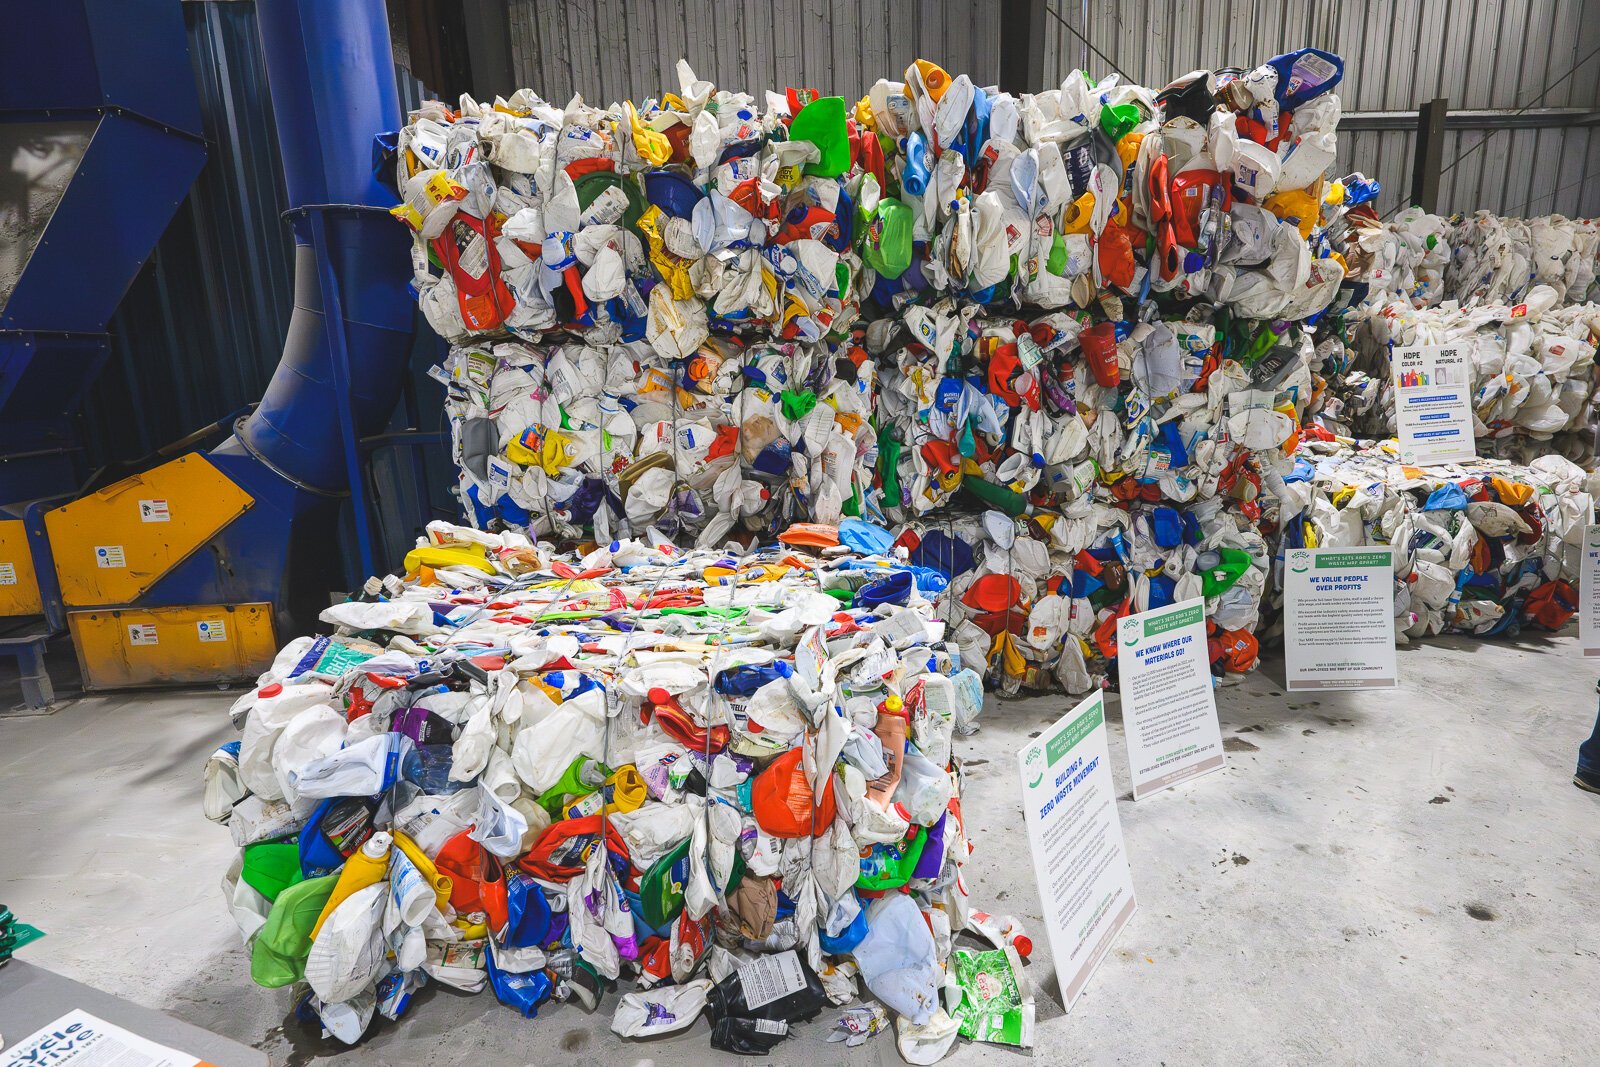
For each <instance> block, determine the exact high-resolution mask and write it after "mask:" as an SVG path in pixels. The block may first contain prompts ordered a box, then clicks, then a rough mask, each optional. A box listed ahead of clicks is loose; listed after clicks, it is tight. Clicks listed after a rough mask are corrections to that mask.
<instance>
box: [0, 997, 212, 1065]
mask: <svg viewBox="0 0 1600 1067" xmlns="http://www.w3.org/2000/svg"><path fill="white" fill-rule="evenodd" d="M199 1063H200V1061H199V1060H198V1059H196V1058H195V1057H193V1056H191V1055H189V1054H188V1053H186V1052H179V1051H178V1050H177V1049H175V1048H168V1047H167V1046H166V1045H158V1044H156V1043H155V1042H154V1041H150V1040H148V1039H146V1038H143V1037H140V1036H139V1035H138V1034H136V1033H134V1032H133V1031H131V1030H124V1029H123V1028H122V1027H120V1026H116V1025H114V1024H112V1023H108V1022H106V1021H105V1020H104V1019H100V1018H97V1017H95V1016H93V1015H90V1014H89V1013H88V1012H86V1011H84V1010H82V1009H81V1008H79V1009H74V1010H73V1011H69V1012H67V1014H65V1015H63V1016H62V1017H61V1018H59V1019H57V1020H56V1021H55V1022H53V1023H51V1024H50V1025H49V1026H46V1027H44V1028H43V1029H41V1030H35V1031H34V1032H33V1033H31V1034H29V1035H28V1036H27V1037H25V1038H22V1039H21V1040H20V1041H17V1042H16V1043H15V1044H13V1045H11V1046H10V1047H9V1048H7V1049H6V1050H5V1051H4V1052H0V1067H34V1065H35V1064H40V1065H43V1064H48V1065H50V1067H113V1065H114V1067H195V1065H196V1064H199Z"/></svg>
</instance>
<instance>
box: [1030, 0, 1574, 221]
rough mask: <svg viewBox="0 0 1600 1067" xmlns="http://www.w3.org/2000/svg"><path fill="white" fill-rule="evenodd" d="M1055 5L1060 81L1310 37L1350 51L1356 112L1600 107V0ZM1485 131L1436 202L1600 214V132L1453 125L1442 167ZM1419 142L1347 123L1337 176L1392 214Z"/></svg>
mask: <svg viewBox="0 0 1600 1067" xmlns="http://www.w3.org/2000/svg"><path fill="white" fill-rule="evenodd" d="M1046 3H1047V5H1048V8H1049V11H1050V14H1049V16H1048V18H1047V22H1048V24H1049V36H1048V38H1047V41H1046V45H1045V71H1046V73H1047V74H1049V75H1050V76H1051V77H1053V78H1061V77H1065V75H1066V74H1067V72H1068V71H1070V70H1072V69H1073V68H1074V67H1082V68H1084V69H1085V70H1088V71H1089V72H1090V73H1092V74H1094V75H1096V76H1099V75H1103V74H1105V73H1108V71H1109V70H1110V69H1117V70H1120V72H1121V73H1122V74H1124V75H1125V76H1127V77H1128V78H1131V79H1132V80H1134V81H1137V82H1141V83H1143V84H1145V85H1154V86H1160V85H1163V84H1165V83H1166V82H1167V81H1170V80H1171V79H1172V78H1174V77H1177V76H1178V75H1181V74H1184V73H1186V72H1188V71H1190V70H1195V69H1198V68H1201V67H1206V68H1215V67H1220V66H1225V65H1242V66H1250V65H1253V64H1255V63H1259V62H1260V61H1261V60H1263V59H1267V58H1269V57H1271V56H1273V55H1276V54H1279V53H1282V52H1286V51H1289V50H1291V49H1294V48H1299V47H1304V46H1307V45H1310V46H1313V47H1318V48H1326V49H1329V50H1331V51H1334V52H1337V53H1339V54H1340V55H1342V56H1343V57H1344V59H1345V83H1344V84H1343V85H1342V86H1341V87H1340V89H1339V95H1340V98H1341V99H1342V100H1343V102H1344V107H1345V110H1346V111H1347V112H1352V111H1353V112H1372V111H1414V110H1415V109H1416V108H1417V107H1418V105H1420V104H1421V103H1423V102H1425V101H1427V100H1430V99H1432V98H1434V97H1436V96H1443V97H1447V98H1448V99H1449V101H1450V107H1451V109H1452V110H1456V109H1487V108H1508V109H1515V108H1523V107H1541V108H1546V107H1578V108H1587V109H1595V108H1597V107H1600V54H1597V51H1596V50H1597V49H1600V0H1531V2H1530V0H1524V2H1517V0H1305V2H1302V3H1295V2H1279V0H1046ZM1084 38H1087V40H1088V41H1089V42H1090V43H1091V44H1092V45H1093V46H1094V48H1097V49H1098V50H1099V51H1100V52H1101V53H1103V54H1104V56H1105V58H1104V59H1102V58H1100V57H1099V56H1096V55H1095V54H1094V52H1093V51H1091V49H1090V47H1089V45H1088V44H1085V43H1084V40H1083V39H1084ZM1108 60H1109V63H1108V62H1107V61H1108ZM1580 61H1582V62H1580ZM1574 68H1576V69H1574ZM1569 71H1570V72H1571V74H1570V76H1566V77H1563V76H1565V75H1568V72H1569ZM1553 82H1554V83H1556V84H1554V85H1552V84H1551V83H1553ZM1547 86H1550V88H1549V91H1548V92H1547V93H1546V92H1543V90H1545V88H1546V87H1547ZM1541 93H1543V95H1542V98H1541ZM1486 136H1487V138H1488V139H1487V141H1485V143H1484V146H1483V147H1482V148H1481V149H1476V150H1472V151H1470V152H1469V154H1467V155H1465V156H1463V157H1462V158H1461V160H1460V162H1459V163H1456V164H1455V165H1454V166H1453V167H1451V169H1450V170H1449V171H1448V172H1447V173H1445V174H1444V175H1443V179H1442V181H1441V183H1440V190H1439V193H1440V209H1441V210H1442V211H1445V212H1455V211H1473V210H1476V209H1478V208H1490V209H1492V210H1495V211H1498V212H1500V213H1502V214H1507V215H1537V214H1546V213H1549V212H1551V211H1560V212H1563V213H1565V214H1569V215H1573V214H1576V215H1600V127H1595V126H1586V127H1585V126H1577V127H1567V128H1563V129H1516V130H1500V131H1497V132H1494V133H1492V134H1490V133H1489V131H1487V130H1453V129H1452V130H1447V131H1446V133H1445V139H1444V162H1445V165H1446V166H1450V164H1451V161H1452V160H1455V159H1456V158H1457V157H1458V156H1460V155H1461V154H1462V153H1463V152H1468V151H1469V150H1471V149H1472V148H1473V146H1474V145H1475V144H1477V143H1478V142H1479V141H1480V140H1483V139H1484V138H1485V137H1486ZM1414 137H1415V134H1414V133H1413V132H1412V131H1411V130H1341V131H1340V135H1339V139H1340V152H1339V161H1338V166H1339V167H1340V168H1341V171H1340V173H1344V172H1346V171H1350V170H1361V171H1364V172H1365V173H1366V174H1367V175H1368V176H1369V177H1375V178H1377V179H1379V180H1380V181H1381V182H1382V183H1383V185H1384V187H1385V193H1384V196H1383V199H1382V201H1381V204H1382V206H1383V208H1384V210H1386V211H1387V210H1388V209H1389V208H1391V207H1394V206H1396V204H1398V203H1400V202H1401V201H1402V200H1403V199H1405V198H1406V194H1407V193H1409V190H1410V187H1411V155H1412V145H1413V141H1414Z"/></svg>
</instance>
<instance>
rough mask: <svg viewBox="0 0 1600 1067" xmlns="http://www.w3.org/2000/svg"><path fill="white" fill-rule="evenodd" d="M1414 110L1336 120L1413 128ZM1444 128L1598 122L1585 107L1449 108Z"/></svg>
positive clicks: (1599, 114) (1598, 114)
mask: <svg viewBox="0 0 1600 1067" xmlns="http://www.w3.org/2000/svg"><path fill="white" fill-rule="evenodd" d="M1417 117H1418V113H1417V112H1415V111H1346V112H1345V113H1344V114H1343V115H1342V116H1341V117H1340V119H1339V129H1340V130H1414V129H1416V128H1417ZM1444 125H1445V129H1447V130H1517V129H1522V130H1526V129H1549V128H1559V127H1567V126H1597V125H1600V111H1596V110H1594V109H1592V108H1584V107H1530V108H1528V109H1527V110H1524V111H1514V110H1512V109H1510V108H1480V109H1477V110H1469V109H1463V110H1460V111H1451V112H1450V113H1449V114H1447V115H1446V116H1445V120H1444Z"/></svg>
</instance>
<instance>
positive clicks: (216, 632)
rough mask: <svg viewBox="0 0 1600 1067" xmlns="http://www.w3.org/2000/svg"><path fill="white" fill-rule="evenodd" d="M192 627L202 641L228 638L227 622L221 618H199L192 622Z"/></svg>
mask: <svg viewBox="0 0 1600 1067" xmlns="http://www.w3.org/2000/svg"><path fill="white" fill-rule="evenodd" d="M194 628H195V632H196V634H197V635H198V636H199V638H200V640H202V641H226V640H227V639H228V624H227V623H225V622H224V621H223V620H221V619H201V620H200V621H199V622H197V623H195V624H194Z"/></svg>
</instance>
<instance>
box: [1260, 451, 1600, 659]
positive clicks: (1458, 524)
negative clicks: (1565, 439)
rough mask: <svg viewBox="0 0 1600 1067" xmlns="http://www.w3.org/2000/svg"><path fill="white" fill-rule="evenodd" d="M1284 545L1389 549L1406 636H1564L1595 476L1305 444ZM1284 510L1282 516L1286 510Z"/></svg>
mask: <svg viewBox="0 0 1600 1067" xmlns="http://www.w3.org/2000/svg"><path fill="white" fill-rule="evenodd" d="M1306 452H1307V453H1308V459H1309V460H1310V462H1307V463H1305V464H1304V465H1303V467H1302V468H1301V469H1300V470H1299V471H1298V472H1297V473H1296V476H1295V480H1296V482H1297V483H1298V484H1299V485H1300V486H1302V487H1303V488H1302V490H1301V495H1302V499H1303V500H1304V504H1305V506H1304V508H1303V509H1302V510H1300V511H1299V512H1297V513H1294V514H1292V515H1289V516H1288V517H1287V518H1286V519H1285V521H1284V524H1283V537H1282V539H1281V541H1280V542H1279V548H1280V551H1281V549H1282V548H1299V547H1329V548H1334V547H1358V546H1367V545H1389V546H1392V547H1393V549H1394V556H1395V560H1394V566H1395V627H1396V631H1397V635H1398V637H1399V638H1400V639H1401V640H1402V641H1405V640H1408V639H1410V638H1418V637H1426V636H1430V635H1433V634H1437V633H1441V632H1444V633H1471V634H1478V635H1483V636H1496V635H1501V634H1510V635H1514V634H1516V633H1517V632H1518V631H1520V630H1521V629H1524V628H1537V629H1545V630H1557V629H1560V628H1561V626H1563V625H1565V624H1566V622H1567V621H1568V620H1569V619H1570V618H1571V617H1572V615H1573V613H1574V611H1575V610H1576V608H1577V594H1576V588H1577V582H1578V566H1579V562H1580V559H1581V552H1582V541H1583V531H1584V527H1585V526H1586V525H1588V524H1589V523H1591V522H1592V521H1593V515H1594V504H1595V496H1596V492H1597V491H1600V476H1597V475H1594V474H1590V473H1587V472H1585V471H1584V470H1583V468H1581V467H1578V466H1577V465H1575V464H1573V463H1572V462H1570V461H1568V460H1566V459H1563V458H1562V457H1560V456H1555V455H1546V456H1541V457H1539V458H1537V459H1534V460H1533V461H1532V462H1531V463H1529V464H1527V465H1523V464H1517V463H1512V462H1510V461H1508V460H1498V459H1478V460H1475V461H1473V462H1470V463H1459V464H1448V465H1438V466H1433V467H1429V468H1427V469H1425V470H1424V469H1420V468H1416V467H1411V466H1407V465H1404V464H1402V463H1401V462H1400V461H1399V458H1398V456H1397V454H1396V453H1395V451H1394V449H1393V443H1392V442H1390V443H1389V444H1381V445H1368V446H1365V447H1355V446H1353V445H1352V444H1351V443H1349V442H1338V441H1309V442H1308V443H1307V446H1306ZM1286 511H1287V509H1286Z"/></svg>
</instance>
